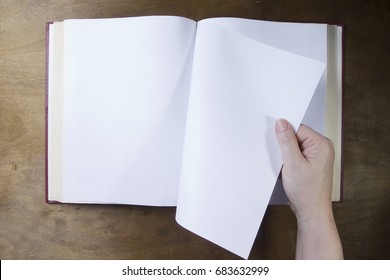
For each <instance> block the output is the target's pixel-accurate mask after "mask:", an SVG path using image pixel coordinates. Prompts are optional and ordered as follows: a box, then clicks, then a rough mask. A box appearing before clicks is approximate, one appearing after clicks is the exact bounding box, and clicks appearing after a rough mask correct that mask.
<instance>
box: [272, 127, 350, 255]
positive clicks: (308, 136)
mask: <svg viewBox="0 0 390 280" xmlns="http://www.w3.org/2000/svg"><path fill="white" fill-rule="evenodd" d="M275 133H276V137H277V139H278V142H279V146H280V150H281V153H282V158H283V168H282V181H283V186H284V189H285V192H286V194H287V197H288V199H289V202H290V207H291V209H292V211H293V212H294V214H295V216H296V218H297V224H298V232H297V245H296V259H343V249H342V246H341V242H340V237H339V234H338V231H337V227H336V223H335V220H334V216H333V211H332V202H331V193H332V180H333V163H334V148H333V143H332V141H330V140H329V139H327V138H326V137H324V136H322V135H321V134H318V133H317V132H315V131H314V130H312V129H311V128H309V127H307V126H305V125H301V126H300V127H299V129H298V132H297V133H295V131H294V129H293V127H292V126H291V124H289V123H288V122H287V121H286V120H284V119H279V120H277V121H276V123H275Z"/></svg>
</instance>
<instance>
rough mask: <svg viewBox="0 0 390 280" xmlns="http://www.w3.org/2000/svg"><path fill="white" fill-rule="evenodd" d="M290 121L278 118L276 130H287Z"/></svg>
mask: <svg viewBox="0 0 390 280" xmlns="http://www.w3.org/2000/svg"><path fill="white" fill-rule="evenodd" d="M287 126H288V122H287V121H286V120H284V119H278V120H277V121H276V130H277V131H279V132H282V131H285V130H286V129H287Z"/></svg>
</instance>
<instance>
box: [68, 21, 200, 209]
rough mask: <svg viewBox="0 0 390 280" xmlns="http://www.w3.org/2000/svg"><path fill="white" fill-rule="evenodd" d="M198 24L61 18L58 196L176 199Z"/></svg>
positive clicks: (146, 201) (90, 200)
mask: <svg viewBox="0 0 390 280" xmlns="http://www.w3.org/2000/svg"><path fill="white" fill-rule="evenodd" d="M195 29H196V23H195V22H194V21H192V20H189V19H184V18H180V17H165V16H157V17H138V18H123V19H100V20H99V19H98V20H69V21H65V24H64V33H65V35H64V41H65V46H64V61H65V66H64V111H63V115H64V132H63V135H64V139H63V160H64V161H63V178H64V183H63V197H62V198H61V201H62V202H85V203H123V204H139V205H176V200H177V188H178V185H179V173H180V166H181V157H182V146H183V137H184V128H185V117H186V109H187V98H188V89H189V81H190V76H189V75H190V70H191V61H192V54H193V41H194V38H195Z"/></svg>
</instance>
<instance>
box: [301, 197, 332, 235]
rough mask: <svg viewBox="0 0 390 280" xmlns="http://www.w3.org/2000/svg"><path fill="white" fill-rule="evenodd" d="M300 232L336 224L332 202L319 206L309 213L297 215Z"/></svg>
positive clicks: (304, 212)
mask: <svg viewBox="0 0 390 280" xmlns="http://www.w3.org/2000/svg"><path fill="white" fill-rule="evenodd" d="M295 215H296V218H297V225H298V230H312V229H319V228H322V227H323V226H328V225H329V224H334V217H333V211H332V204H331V202H329V203H327V204H326V205H321V206H320V205H317V206H316V207H312V208H311V209H309V210H307V211H300V212H298V211H297V212H296V213H295Z"/></svg>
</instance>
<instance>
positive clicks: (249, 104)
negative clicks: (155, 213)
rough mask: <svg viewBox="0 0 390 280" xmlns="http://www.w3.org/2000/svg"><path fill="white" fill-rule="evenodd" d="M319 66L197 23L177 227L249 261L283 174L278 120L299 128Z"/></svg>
mask: <svg viewBox="0 0 390 280" xmlns="http://www.w3.org/2000/svg"><path fill="white" fill-rule="evenodd" d="M324 68H325V64H324V63H322V62H318V61H316V60H312V59H308V58H305V57H302V56H298V55H296V54H292V53H289V52H286V51H283V50H280V49H277V48H274V47H270V46H267V45H265V44H263V43H260V42H258V41H256V40H254V39H252V38H248V37H246V36H243V35H240V34H239V33H237V32H235V31H230V30H228V29H226V28H223V27H220V26H218V25H215V24H212V23H211V24H208V23H207V21H206V22H200V23H198V30H197V40H196V45H195V51H194V64H193V73H192V82H191V90H190V97H189V107H188V113H187V128H186V135H185V144H184V155H183V164H182V175H181V185H180V189H179V198H178V209H177V214H176V219H177V221H178V222H179V223H180V224H181V225H183V226H184V227H185V228H187V229H189V230H191V231H193V232H195V233H197V234H199V235H200V236H202V237H204V238H206V239H208V240H210V241H212V242H214V243H216V244H218V245H220V246H222V247H224V248H226V249H228V250H230V251H232V252H234V253H235V254H237V255H239V256H241V257H244V258H247V257H248V255H249V253H250V250H251V247H252V244H253V242H254V239H255V237H256V234H257V231H258V229H259V226H260V223H261V221H262V218H263V215H264V212H265V210H266V207H267V205H268V202H269V199H270V196H271V193H272V190H273V187H274V185H275V182H276V179H277V176H278V174H279V171H280V168H281V164H282V161H281V156H280V152H279V147H278V145H277V142H276V138H275V135H274V123H275V120H276V118H279V117H283V118H286V119H288V120H290V122H291V123H292V124H293V125H294V126H297V125H299V123H300V122H301V120H302V118H303V115H304V113H305V111H306V109H307V106H308V104H309V102H310V99H311V97H312V95H313V93H314V91H315V89H316V87H317V85H318V82H319V80H320V78H321V76H322V73H323V71H324Z"/></svg>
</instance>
